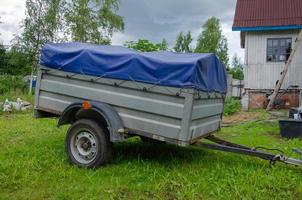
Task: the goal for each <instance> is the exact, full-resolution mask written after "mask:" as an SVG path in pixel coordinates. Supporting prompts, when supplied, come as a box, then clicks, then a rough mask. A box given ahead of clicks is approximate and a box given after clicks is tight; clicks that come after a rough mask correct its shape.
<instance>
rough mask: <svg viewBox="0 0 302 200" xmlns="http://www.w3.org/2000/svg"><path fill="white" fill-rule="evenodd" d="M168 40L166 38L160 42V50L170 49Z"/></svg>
mask: <svg viewBox="0 0 302 200" xmlns="http://www.w3.org/2000/svg"><path fill="white" fill-rule="evenodd" d="M168 48H169V47H168V42H167V40H166V39H165V38H164V39H163V40H162V42H161V43H160V44H159V50H161V51H168Z"/></svg>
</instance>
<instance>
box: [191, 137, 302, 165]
mask: <svg viewBox="0 0 302 200" xmlns="http://www.w3.org/2000/svg"><path fill="white" fill-rule="evenodd" d="M205 139H207V140H209V141H211V142H213V143H215V144H209V143H196V144H195V146H198V147H202V148H206V149H212V150H218V151H224V152H230V153H237V154H243V155H247V156H253V157H257V158H261V159H264V160H268V161H269V162H270V164H272V165H273V164H275V163H276V162H283V163H286V164H291V165H295V166H300V167H302V160H299V159H295V158H289V157H286V156H284V155H283V154H282V153H280V154H273V153H270V152H265V151H262V150H258V149H260V147H257V148H250V147H246V146H242V145H239V144H235V143H231V142H228V141H225V140H222V139H219V138H217V137H215V136H213V135H210V136H208V137H206V138H205ZM263 149H265V148H263ZM280 152H281V151H280ZM293 152H295V153H298V154H300V156H301V158H302V151H301V150H299V149H296V148H295V149H293Z"/></svg>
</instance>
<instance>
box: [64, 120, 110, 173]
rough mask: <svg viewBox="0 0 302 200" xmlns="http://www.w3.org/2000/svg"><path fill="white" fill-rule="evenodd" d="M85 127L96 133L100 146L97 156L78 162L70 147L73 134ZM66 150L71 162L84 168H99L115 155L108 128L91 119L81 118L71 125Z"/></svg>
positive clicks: (66, 140) (66, 139)
mask: <svg viewBox="0 0 302 200" xmlns="http://www.w3.org/2000/svg"><path fill="white" fill-rule="evenodd" d="M83 128H84V129H88V130H89V131H90V132H91V133H93V134H94V135H95V138H96V143H97V144H98V147H99V148H98V150H97V152H96V156H95V158H94V159H93V160H92V161H91V162H89V163H80V162H78V161H77V160H76V159H75V158H74V156H73V155H72V152H71V147H70V143H71V140H72V137H73V135H74V134H77V133H78V131H79V130H80V129H83ZM65 151H66V153H67V157H68V160H69V162H70V163H71V164H73V165H77V166H79V167H83V168H92V169H94V168H98V167H100V166H103V165H105V164H107V163H108V162H109V161H110V160H111V159H112V157H113V145H112V143H111V142H110V136H109V132H108V130H107V129H106V128H104V127H103V126H102V125H99V124H98V123H96V122H95V121H93V120H90V119H80V120H78V121H76V122H75V123H73V124H72V125H71V127H70V128H69V130H68V132H67V135H66V138H65Z"/></svg>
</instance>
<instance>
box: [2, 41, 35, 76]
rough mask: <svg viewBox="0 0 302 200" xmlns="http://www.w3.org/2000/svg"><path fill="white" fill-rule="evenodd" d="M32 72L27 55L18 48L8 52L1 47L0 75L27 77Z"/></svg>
mask: <svg viewBox="0 0 302 200" xmlns="http://www.w3.org/2000/svg"><path fill="white" fill-rule="evenodd" d="M30 71H31V68H30V61H29V59H28V58H27V57H26V54H24V53H23V52H20V51H19V49H17V48H16V47H12V48H11V49H9V50H7V49H6V48H5V47H4V46H3V45H0V74H10V75H27V74H29V73H30Z"/></svg>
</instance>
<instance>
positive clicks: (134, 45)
mask: <svg viewBox="0 0 302 200" xmlns="http://www.w3.org/2000/svg"><path fill="white" fill-rule="evenodd" d="M124 46H126V47H128V48H130V49H135V50H137V51H141V52H153V51H166V50H168V43H167V41H166V39H163V41H162V42H161V43H159V44H154V43H152V42H150V41H149V40H146V39H139V40H138V41H137V42H134V41H130V42H126V43H125V44H124Z"/></svg>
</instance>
